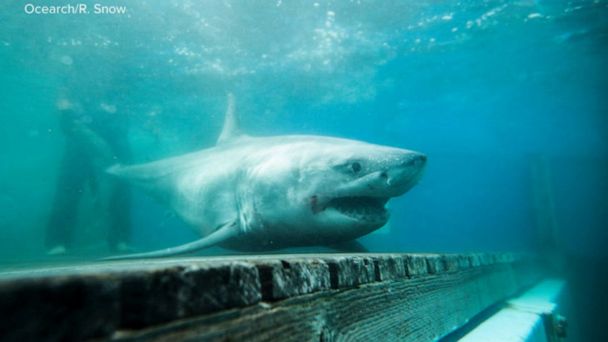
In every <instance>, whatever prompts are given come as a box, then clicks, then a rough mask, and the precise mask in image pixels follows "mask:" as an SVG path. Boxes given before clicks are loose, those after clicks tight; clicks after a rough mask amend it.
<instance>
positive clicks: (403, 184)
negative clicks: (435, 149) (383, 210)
mask: <svg viewBox="0 0 608 342" xmlns="http://www.w3.org/2000/svg"><path fill="white" fill-rule="evenodd" d="M426 159H427V158H426V155H424V154H422V153H417V152H408V153H406V154H405V155H403V156H402V157H401V158H400V161H399V162H398V163H395V164H394V165H392V166H390V167H389V168H388V169H387V170H386V171H383V172H382V173H381V174H380V176H381V177H383V178H384V179H385V181H386V186H387V187H388V189H387V191H389V192H390V193H391V194H392V195H393V196H398V195H401V194H403V193H405V192H406V191H408V190H409V189H411V188H412V187H413V186H414V185H416V183H417V182H418V180H419V179H420V177H421V176H422V171H423V170H424V167H425V165H426Z"/></svg>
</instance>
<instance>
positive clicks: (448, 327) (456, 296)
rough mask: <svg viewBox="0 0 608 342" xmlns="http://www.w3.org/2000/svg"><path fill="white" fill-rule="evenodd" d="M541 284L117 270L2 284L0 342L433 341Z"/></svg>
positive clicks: (1, 276) (462, 276)
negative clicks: (107, 341) (104, 341)
mask: <svg viewBox="0 0 608 342" xmlns="http://www.w3.org/2000/svg"><path fill="white" fill-rule="evenodd" d="M539 277H540V273H539V268H538V267H537V265H536V263H535V262H534V261H532V260H531V259H530V258H525V257H521V256H515V255H512V254H450V255H440V254H324V255H319V254H315V255H272V256H241V257H221V258H202V257H201V258H181V259H169V260H153V261H128V262H127V261H116V262H104V263H96V264H89V265H79V266H71V267H57V268H50V269H42V270H37V271H32V270H29V271H16V272H5V273H0V315H2V317H3V319H2V320H0V340H5V339H6V340H23V339H28V340H36V339H40V338H44V339H46V340H86V339H115V340H122V339H126V340H129V339H142V340H185V339H191V338H196V339H199V340H205V341H206V340H208V341H215V340H218V341H219V340H222V341H225V340H234V341H267V340H281V341H304V340H316V341H334V340H369V339H372V338H379V339H382V340H386V339H387V338H388V339H392V340H400V341H408V340H411V341H424V340H433V339H437V338H439V337H442V336H445V335H446V334H448V333H450V332H451V331H453V330H455V329H457V328H458V327H460V326H462V325H463V324H465V323H466V322H467V321H468V320H469V319H471V318H472V317H474V316H475V315H477V314H479V313H480V312H482V311H483V310H485V309H486V308H488V307H490V306H492V305H494V304H496V303H497V302H500V301H501V300H504V299H505V298H507V297H509V296H512V295H513V294H515V293H517V292H518V291H521V290H522V289H524V288H526V287H528V286H530V285H532V284H533V283H534V282H535V281H537V280H538V279H539Z"/></svg>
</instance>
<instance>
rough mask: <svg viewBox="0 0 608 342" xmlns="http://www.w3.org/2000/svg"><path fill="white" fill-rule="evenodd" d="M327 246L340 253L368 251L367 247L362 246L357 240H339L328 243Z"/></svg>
mask: <svg viewBox="0 0 608 342" xmlns="http://www.w3.org/2000/svg"><path fill="white" fill-rule="evenodd" d="M327 247H329V248H331V249H335V250H336V251H338V252H342V253H368V252H369V250H368V249H367V248H365V246H363V245H362V244H361V242H359V241H357V240H350V241H346V242H340V243H336V244H333V245H329V246H327Z"/></svg>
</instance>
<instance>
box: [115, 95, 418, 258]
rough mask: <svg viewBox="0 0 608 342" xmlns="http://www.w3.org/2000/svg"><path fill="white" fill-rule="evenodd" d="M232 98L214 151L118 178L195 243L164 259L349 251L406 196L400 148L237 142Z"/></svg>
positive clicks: (408, 173) (293, 139)
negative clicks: (203, 253)
mask: <svg viewBox="0 0 608 342" xmlns="http://www.w3.org/2000/svg"><path fill="white" fill-rule="evenodd" d="M234 108H235V106H234V97H233V96H232V95H231V94H229V96H228V109H227V112H226V118H225V124H224V129H223V131H222V134H221V135H220V138H219V140H218V143H217V145H216V146H214V147H212V148H209V149H205V150H202V151H199V152H194V153H190V154H186V155H182V156H178V157H174V158H168V159H164V160H160V161H156V162H152V163H148V164H142V165H135V166H119V165H118V166H113V167H111V168H110V169H108V172H109V173H111V174H113V175H116V176H118V177H121V178H123V179H125V180H127V181H129V182H131V183H133V184H135V185H137V186H140V187H142V188H143V189H145V190H146V191H148V192H149V193H150V194H152V195H154V196H155V197H156V198H158V199H159V200H161V201H162V202H164V203H166V204H167V205H168V206H170V207H171V208H172V209H173V210H175V212H176V213H177V214H178V215H179V216H180V217H181V218H182V219H183V220H184V221H185V222H187V223H188V224H190V225H191V226H192V227H194V228H195V229H196V230H197V232H198V233H200V235H201V236H202V238H201V239H200V240H197V241H194V242H191V243H188V244H185V245H182V246H178V247H173V248H168V249H165V250H160V251H154V252H148V253H139V254H131V255H127V256H119V257H117V259H125V258H128V259H130V258H144V257H165V256H172V255H179V254H186V253H192V252H195V251H198V250H200V249H203V248H206V247H210V246H214V245H219V246H221V247H224V248H229V249H234V250H240V251H251V252H259V251H271V250H276V249H282V248H287V247H298V246H332V245H339V244H345V243H349V242H350V241H353V240H355V239H357V238H359V237H361V236H363V235H366V234H368V233H370V232H372V231H374V230H376V229H378V228H380V227H382V226H383V225H384V224H385V223H386V222H387V220H388V218H389V213H388V211H387V210H386V209H385V204H386V203H387V202H388V201H389V199H391V198H392V197H396V196H400V195H402V194H404V193H405V192H407V191H408V190H410V189H411V188H412V187H413V186H414V185H415V184H416V183H417V182H418V180H419V179H420V177H421V176H422V173H423V170H424V166H425V164H426V157H425V156H424V155H423V154H420V153H417V152H414V151H409V150H404V149H400V148H394V147H387V146H379V145H373V144H369V143H365V142H361V141H355V140H348V139H339V138H332V137H325V136H314V135H287V136H274V137H250V136H246V135H241V134H239V133H238V127H237V126H238V125H237V122H236V116H235V114H234Z"/></svg>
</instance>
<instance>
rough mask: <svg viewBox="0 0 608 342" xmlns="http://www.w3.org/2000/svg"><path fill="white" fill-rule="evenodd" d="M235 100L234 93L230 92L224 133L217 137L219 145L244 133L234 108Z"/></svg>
mask: <svg viewBox="0 0 608 342" xmlns="http://www.w3.org/2000/svg"><path fill="white" fill-rule="evenodd" d="M234 102H235V101H234V95H233V94H232V93H228V103H227V106H226V114H225V116H224V128H222V133H221V134H220V137H219V138H218V139H217V144H218V145H219V144H222V143H225V142H226V141H229V140H232V139H234V138H237V137H239V136H241V135H242V134H241V133H240V131H239V122H238V118H237V117H236V113H235V110H234V107H235V104H234Z"/></svg>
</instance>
